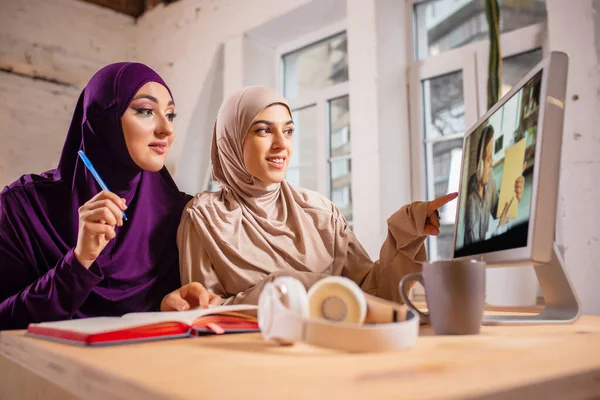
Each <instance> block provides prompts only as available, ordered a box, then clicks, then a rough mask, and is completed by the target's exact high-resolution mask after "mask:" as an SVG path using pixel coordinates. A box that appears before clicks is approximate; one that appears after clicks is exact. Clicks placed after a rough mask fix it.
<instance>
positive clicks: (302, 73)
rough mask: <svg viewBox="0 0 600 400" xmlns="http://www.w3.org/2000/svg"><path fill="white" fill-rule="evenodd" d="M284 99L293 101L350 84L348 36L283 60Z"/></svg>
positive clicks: (343, 34)
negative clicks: (303, 96)
mask: <svg viewBox="0 0 600 400" xmlns="http://www.w3.org/2000/svg"><path fill="white" fill-rule="evenodd" d="M283 79H284V95H285V97H286V98H288V99H293V98H294V97H296V96H300V95H303V94H306V93H310V92H313V91H316V90H321V89H325V88H327V87H329V86H332V85H335V84H337V83H341V82H346V81H347V80H348V48H347V40H346V33H345V32H344V33H341V34H339V35H336V36H333V37H331V38H328V39H325V40H322V41H320V42H317V43H315V44H312V45H310V46H307V47H305V48H303V49H300V50H297V51H294V52H292V53H288V54H286V55H284V56H283Z"/></svg>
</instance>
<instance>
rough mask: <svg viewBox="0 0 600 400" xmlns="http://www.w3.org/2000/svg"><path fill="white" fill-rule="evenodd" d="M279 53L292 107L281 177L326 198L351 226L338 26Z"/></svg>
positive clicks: (344, 68)
mask: <svg viewBox="0 0 600 400" xmlns="http://www.w3.org/2000/svg"><path fill="white" fill-rule="evenodd" d="M320 34H321V36H320V38H317V39H315V35H310V37H309V38H304V39H303V38H301V39H299V40H298V41H296V42H295V43H292V44H288V45H285V46H282V47H281V48H279V49H278V60H279V62H280V65H281V76H280V79H278V80H279V82H280V85H281V87H280V89H281V91H282V93H283V95H284V96H285V98H286V99H287V100H288V102H289V104H290V106H291V108H292V114H293V115H292V116H293V119H294V123H295V132H294V139H293V141H294V150H293V153H292V158H291V159H290V164H289V167H288V171H287V175H286V179H287V180H288V182H290V183H291V184H292V185H295V186H299V187H304V188H307V189H310V190H314V191H317V192H320V193H321V194H323V195H325V196H327V197H329V198H330V199H331V200H332V201H333V202H334V203H335V204H336V206H338V208H339V209H340V210H341V211H342V213H343V214H344V215H345V216H346V218H347V219H348V221H349V222H350V223H351V222H352V185H351V178H352V174H351V165H352V162H351V153H350V118H349V115H350V114H349V113H350V108H349V95H348V49H347V36H346V33H345V31H344V30H343V28H342V29H340V27H339V26H334V27H331V28H328V29H327V31H324V32H322V33H320Z"/></svg>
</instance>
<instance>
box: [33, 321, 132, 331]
mask: <svg viewBox="0 0 600 400" xmlns="http://www.w3.org/2000/svg"><path fill="white" fill-rule="evenodd" d="M139 325H143V323H140V321H137V320H127V319H123V318H120V317H92V318H82V319H73V320H68V321H55V322H42V323H39V324H30V326H38V327H44V328H52V329H60V330H63V331H72V332H78V333H84V334H96V333H103V332H111V331H118V330H122V329H127V328H132V327H135V326H139Z"/></svg>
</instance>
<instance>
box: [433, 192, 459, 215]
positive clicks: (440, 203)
mask: <svg viewBox="0 0 600 400" xmlns="http://www.w3.org/2000/svg"><path fill="white" fill-rule="evenodd" d="M457 197H458V193H457V192H454V193H449V194H447V195H445V196H442V197H438V198H437V199H434V200H431V201H430V202H429V204H428V205H427V211H429V212H430V213H432V212H433V211H434V210H437V209H438V208H440V207H442V206H443V205H444V204H446V203H449V202H451V201H452V200H454V199H455V198H457Z"/></svg>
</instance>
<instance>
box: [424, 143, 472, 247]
mask: <svg viewBox="0 0 600 400" xmlns="http://www.w3.org/2000/svg"><path fill="white" fill-rule="evenodd" d="M426 146H428V147H429V149H428V150H429V151H427V153H428V154H430V155H431V162H428V163H427V167H428V168H432V174H431V175H432V176H433V182H432V184H429V185H428V187H429V188H431V189H432V191H433V193H428V196H427V197H428V199H429V200H432V199H434V198H438V197H440V196H443V195H445V194H447V193H451V192H458V182H459V179H460V164H461V160H462V146H463V139H462V138H458V139H451V140H443V141H438V142H434V143H428V144H427V145H426ZM430 192H431V190H430ZM439 212H440V223H441V226H440V234H439V235H438V236H437V237H436V238H435V241H436V246H435V247H436V248H437V251H436V254H431V257H432V259H440V258H445V259H449V258H451V257H452V248H453V246H452V242H453V235H454V221H455V217H456V201H453V202H450V203H448V204H446V205H444V206H443V207H442V208H441V209H440V210H439Z"/></svg>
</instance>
